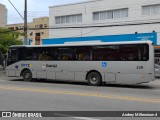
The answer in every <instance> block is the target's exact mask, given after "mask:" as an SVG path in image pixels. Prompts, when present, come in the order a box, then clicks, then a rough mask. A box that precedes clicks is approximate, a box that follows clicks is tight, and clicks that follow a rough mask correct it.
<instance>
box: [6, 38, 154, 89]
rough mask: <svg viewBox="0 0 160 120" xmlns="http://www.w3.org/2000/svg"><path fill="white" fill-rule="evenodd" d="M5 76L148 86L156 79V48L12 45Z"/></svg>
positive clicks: (138, 45)
mask: <svg viewBox="0 0 160 120" xmlns="http://www.w3.org/2000/svg"><path fill="white" fill-rule="evenodd" d="M6 75H7V76H8V77H21V76H22V77H23V79H24V80H25V81H32V80H33V79H38V80H40V79H49V80H63V81H86V82H88V84H89V85H93V86H98V85H101V84H102V83H111V84H139V83H146V82H150V81H153V80H154V47H153V43H152V42H151V41H134V42H98V43H91V42H90V43H89V42H86V43H67V44H59V45H46V46H11V47H10V48H9V50H8V60H7V68H6Z"/></svg>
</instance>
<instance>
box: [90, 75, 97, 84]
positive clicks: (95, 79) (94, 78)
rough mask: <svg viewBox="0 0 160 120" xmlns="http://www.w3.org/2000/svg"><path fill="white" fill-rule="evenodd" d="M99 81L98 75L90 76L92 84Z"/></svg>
mask: <svg viewBox="0 0 160 120" xmlns="http://www.w3.org/2000/svg"><path fill="white" fill-rule="evenodd" d="M97 81H98V77H97V76H91V77H90V82H91V83H92V84H96V83H97Z"/></svg>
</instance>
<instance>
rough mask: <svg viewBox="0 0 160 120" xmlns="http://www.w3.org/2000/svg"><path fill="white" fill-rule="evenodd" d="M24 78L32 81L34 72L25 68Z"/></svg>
mask: <svg viewBox="0 0 160 120" xmlns="http://www.w3.org/2000/svg"><path fill="white" fill-rule="evenodd" d="M23 80H24V81H32V73H31V71H30V70H25V71H24V72H23Z"/></svg>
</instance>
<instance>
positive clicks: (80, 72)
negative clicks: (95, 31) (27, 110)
mask: <svg viewBox="0 0 160 120" xmlns="http://www.w3.org/2000/svg"><path fill="white" fill-rule="evenodd" d="M103 62H104V61H98V62H94V61H93V62H92V61H88V62H87V61H49V62H45V61H34V62H32V61H30V62H29V61H21V62H19V63H16V64H14V65H12V66H13V67H14V66H18V69H15V71H13V70H14V69H13V68H12V66H9V67H8V68H7V71H8V72H7V76H14V75H15V73H16V76H20V74H21V71H22V70H24V69H26V68H27V69H29V70H31V72H32V74H33V78H39V79H53V80H54V79H57V80H66V81H67V80H75V81H85V80H86V75H87V73H88V72H90V71H97V72H99V73H100V74H101V76H102V80H103V82H107V83H118V84H120V83H121V84H135V83H142V82H149V81H150V80H151V79H152V78H153V77H152V76H153V75H151V74H150V73H152V71H151V69H150V68H151V64H148V62H136V61H135V62H119V61H117V62H110V61H105V62H106V63H107V66H106V67H103V66H102V63H103ZM131 64H132V65H131ZM23 65H24V66H23ZM25 65H26V66H27V65H30V66H28V67H26V66H25ZM128 66H130V67H128ZM11 73H12V74H11ZM13 73H14V74H13Z"/></svg>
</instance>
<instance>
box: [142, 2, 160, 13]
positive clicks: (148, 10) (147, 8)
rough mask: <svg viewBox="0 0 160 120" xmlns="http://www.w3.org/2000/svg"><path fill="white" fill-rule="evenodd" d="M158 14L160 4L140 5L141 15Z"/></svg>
mask: <svg viewBox="0 0 160 120" xmlns="http://www.w3.org/2000/svg"><path fill="white" fill-rule="evenodd" d="M154 14H160V4H158V5H147V6H142V15H154Z"/></svg>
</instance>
